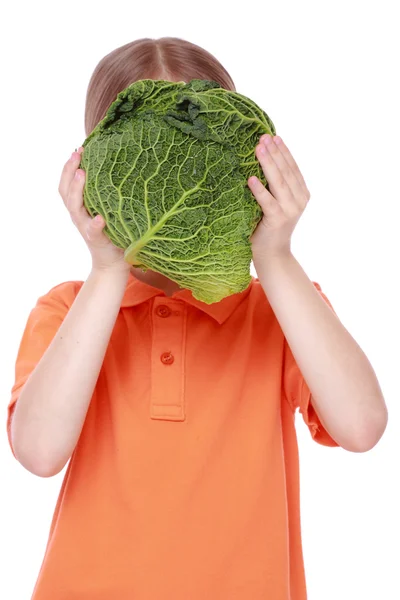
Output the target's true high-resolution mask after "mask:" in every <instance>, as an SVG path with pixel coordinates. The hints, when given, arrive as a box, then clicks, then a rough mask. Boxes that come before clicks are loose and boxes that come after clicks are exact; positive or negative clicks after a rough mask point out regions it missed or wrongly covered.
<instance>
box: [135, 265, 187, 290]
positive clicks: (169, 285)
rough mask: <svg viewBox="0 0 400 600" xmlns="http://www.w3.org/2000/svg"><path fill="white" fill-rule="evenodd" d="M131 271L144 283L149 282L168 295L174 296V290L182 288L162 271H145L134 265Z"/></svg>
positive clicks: (148, 283)
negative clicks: (162, 273)
mask: <svg viewBox="0 0 400 600" xmlns="http://www.w3.org/2000/svg"><path fill="white" fill-rule="evenodd" d="M131 273H132V275H134V277H136V279H139V281H143V283H147V285H151V286H153V287H155V288H158V289H159V290H162V291H163V292H164V293H165V294H166V295H167V296H172V294H173V293H174V292H177V291H178V290H180V289H182V288H181V287H180V286H179V285H178V284H177V283H175V281H172V280H171V279H168V277H165V275H161V273H156V272H155V271H150V270H148V271H146V272H145V273H144V272H143V271H142V270H141V269H138V268H135V267H132V268H131Z"/></svg>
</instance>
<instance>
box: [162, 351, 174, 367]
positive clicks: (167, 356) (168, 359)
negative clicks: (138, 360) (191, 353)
mask: <svg viewBox="0 0 400 600" xmlns="http://www.w3.org/2000/svg"><path fill="white" fill-rule="evenodd" d="M160 360H161V362H162V363H163V364H164V365H172V363H173V362H174V360H175V358H174V355H173V354H171V352H163V353H162V354H161V356H160Z"/></svg>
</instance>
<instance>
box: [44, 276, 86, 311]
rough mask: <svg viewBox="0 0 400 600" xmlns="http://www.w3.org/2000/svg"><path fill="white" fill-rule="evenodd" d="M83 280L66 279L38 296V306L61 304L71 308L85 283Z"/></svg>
mask: <svg viewBox="0 0 400 600" xmlns="http://www.w3.org/2000/svg"><path fill="white" fill-rule="evenodd" d="M83 283H84V282H83V281H64V282H63V283H59V284H58V285H55V286H54V287H52V288H51V289H50V290H49V291H48V292H46V293H45V294H43V295H42V296H40V297H39V298H38V301H37V306H40V305H44V304H59V305H63V306H64V307H65V308H70V307H71V305H72V304H73V302H74V300H75V298H76V296H77V295H78V293H79V290H80V289H81V287H82V285H83Z"/></svg>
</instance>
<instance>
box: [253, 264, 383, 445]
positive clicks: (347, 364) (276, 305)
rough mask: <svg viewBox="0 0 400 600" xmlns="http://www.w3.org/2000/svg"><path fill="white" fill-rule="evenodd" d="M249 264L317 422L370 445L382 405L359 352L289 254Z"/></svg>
mask: <svg viewBox="0 0 400 600" xmlns="http://www.w3.org/2000/svg"><path fill="white" fill-rule="evenodd" d="M255 267H256V270H257V275H258V278H259V280H260V283H261V285H262V287H263V289H264V291H265V294H266V296H267V298H268V300H269V302H270V304H271V307H272V309H273V311H274V313H275V315H276V317H277V319H278V321H279V323H280V326H281V328H282V331H283V333H284V335H285V337H286V339H287V342H288V344H289V346H290V348H291V350H292V352H293V356H294V358H295V360H296V362H297V364H298V366H299V368H300V370H301V372H302V374H303V376H304V379H305V381H306V383H307V385H308V387H309V389H310V391H311V394H312V403H313V406H314V408H315V410H316V412H317V414H318V416H319V417H320V419H321V422H322V423H323V424H324V426H325V427H326V429H327V430H328V432H329V433H330V434H331V436H332V437H333V438H334V439H335V440H336V441H337V442H338V443H339V444H340V445H341V446H343V447H344V448H346V449H348V450H353V451H363V450H366V449H369V448H370V447H372V446H374V445H375V444H376V442H377V441H378V440H379V438H380V437H381V435H382V433H383V431H384V429H385V426H386V421H387V411H386V406H385V402H384V400H383V397H382V392H381V389H380V386H379V383H378V381H377V378H376V376H375V373H374V370H373V368H372V366H371V364H370V363H369V361H368V359H367V357H366V356H365V354H364V352H363V351H362V350H361V348H360V347H359V346H358V344H357V343H356V342H355V340H354V339H353V338H352V337H351V335H350V334H349V332H348V331H347V330H346V329H345V327H344V326H343V325H342V324H341V322H340V321H339V319H338V318H337V317H336V315H335V314H334V313H333V311H332V310H331V309H330V307H329V306H328V305H327V304H326V302H325V301H324V299H323V298H322V297H321V296H320V294H319V293H318V291H317V290H316V288H315V286H314V285H313V284H312V282H311V281H310V280H309V278H308V277H307V275H306V274H305V272H304V271H303V269H302V268H301V266H300V265H299V263H298V262H297V260H296V259H295V258H294V256H293V255H292V254H290V253H288V254H286V255H284V256H279V257H277V256H275V257H271V258H270V259H263V260H262V261H260V260H259V261H258V262H257V264H255Z"/></svg>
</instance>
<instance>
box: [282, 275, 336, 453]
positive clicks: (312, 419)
mask: <svg viewBox="0 0 400 600" xmlns="http://www.w3.org/2000/svg"><path fill="white" fill-rule="evenodd" d="M313 283H314V286H315V287H316V289H317V290H318V291H319V293H320V295H321V296H322V298H323V299H324V300H325V302H326V303H327V304H328V305H329V307H330V308H331V309H332V310H333V307H332V305H331V303H330V302H329V300H328V298H327V297H326V296H325V294H324V293H323V292H322V291H321V287H320V285H319V284H318V283H315V282H313ZM283 391H284V394H285V396H286V398H287V400H288V402H289V404H290V406H291V407H292V409H293V411H295V410H296V409H297V408H298V409H299V412H300V414H301V415H302V417H303V420H304V422H305V423H306V425H307V426H308V428H309V430H310V433H311V436H312V438H313V440H314V441H316V442H318V443H319V444H322V445H323V446H338V445H339V444H338V443H337V442H336V441H335V440H334V439H333V438H332V437H331V436H330V435H329V433H328V432H327V430H326V429H325V427H324V426H323V425H322V422H321V420H320V418H319V417H318V415H317V413H316V411H315V409H314V407H313V405H312V403H311V392H310V390H309V388H308V386H307V384H306V381H305V379H304V377H303V375H302V373H301V371H300V369H299V367H298V365H297V363H296V361H295V359H294V356H293V353H292V351H291V349H290V347H289V344H288V343H287V341H286V339H285V343H284V362H283Z"/></svg>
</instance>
